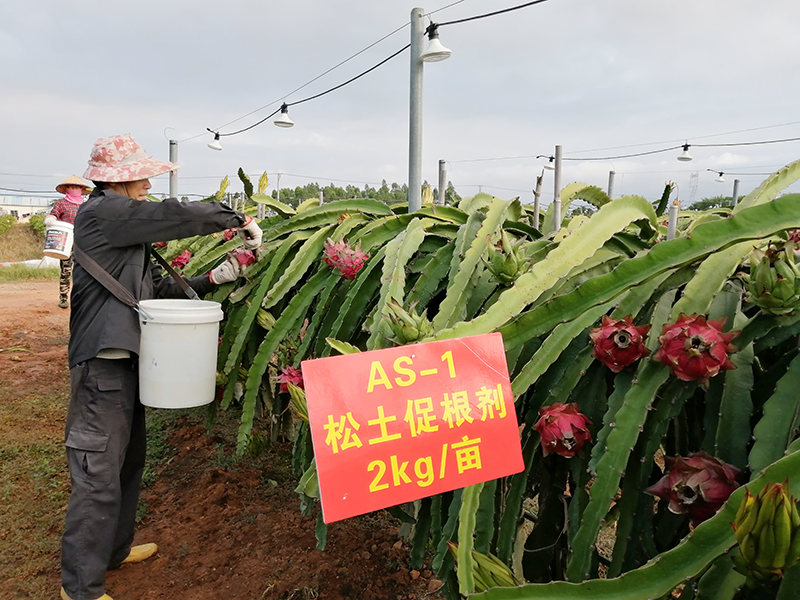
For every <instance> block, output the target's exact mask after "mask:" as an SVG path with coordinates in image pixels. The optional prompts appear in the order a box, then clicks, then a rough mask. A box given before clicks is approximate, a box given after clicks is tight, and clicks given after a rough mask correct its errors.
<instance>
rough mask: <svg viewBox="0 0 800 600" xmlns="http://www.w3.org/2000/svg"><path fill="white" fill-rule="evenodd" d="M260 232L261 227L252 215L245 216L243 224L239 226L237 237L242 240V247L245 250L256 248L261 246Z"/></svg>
mask: <svg viewBox="0 0 800 600" xmlns="http://www.w3.org/2000/svg"><path fill="white" fill-rule="evenodd" d="M262 233H263V232H262V231H261V227H259V226H258V223H256V221H255V219H254V218H253V217H247V221H245V223H244V225H242V226H241V227H239V237H240V238H242V240H244V247H245V248H246V249H247V250H256V249H258V248H260V247H261V235H262Z"/></svg>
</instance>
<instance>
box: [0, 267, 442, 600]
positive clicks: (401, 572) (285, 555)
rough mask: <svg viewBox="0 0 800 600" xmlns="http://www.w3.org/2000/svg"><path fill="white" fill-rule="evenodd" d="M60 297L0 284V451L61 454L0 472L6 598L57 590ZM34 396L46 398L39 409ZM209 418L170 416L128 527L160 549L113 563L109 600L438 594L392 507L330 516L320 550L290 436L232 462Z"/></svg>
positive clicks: (64, 382) (64, 314)
mask: <svg viewBox="0 0 800 600" xmlns="http://www.w3.org/2000/svg"><path fill="white" fill-rule="evenodd" d="M57 301H58V282H57V281H44V282H42V281H35V282H21V283H6V284H0V382H2V383H0V411H2V414H1V415H0V416H2V421H3V427H2V428H0V449H3V448H5V450H6V451H7V452H11V451H12V449H13V452H14V453H16V454H14V456H15V457H16V458H15V460H16V461H17V462H16V463H15V464H18V465H22V464H23V462H21V461H24V459H25V456H26V453H27V454H28V455H32V453H34V452H36V453H41V452H42V446H43V445H44V446H46V447H47V448H49V450H50V451H51V452H52V453H53V456H55V457H60V458H57V459H50V460H49V463H48V464H49V465H50V463H55V464H54V465H50V466H49V468H50V471H48V473H51V475H50V476H49V477H50V480H51V481H50V484H49V486H46V487H45V488H42V486H41V482H40V481H38V479H37V477H34V476H33V474H31V476H30V477H28V474H27V471H26V470H22V471H21V473H20V474H14V475H10V476H9V481H6V479H4V478H0V486H2V487H0V495H4V498H3V501H4V502H6V503H10V504H16V505H17V506H16V507H14V506H6V507H5V508H4V510H0V597H3V598H31V599H36V600H39V599H41V600H45V599H50V598H55V597H56V595H57V590H58V587H59V581H60V576H59V553H58V540H59V537H60V533H61V525H62V524H63V517H64V510H65V506H64V498H65V497H66V493H67V491H68V487H69V480H68V474H67V471H66V467H65V465H64V460H63V451H60V450H59V448H60V447H61V446H62V441H63V435H62V430H63V423H64V416H65V414H66V403H67V397H68V384H69V373H68V370H67V365H66V345H67V341H68V319H69V311H68V310H63V309H59V308H58V307H57ZM42 399H47V402H46V403H45V404H44V405H43V406H40V403H41V402H42ZM151 416H152V415H151ZM203 416H204V413H203V411H200V412H197V411H196V410H195V411H194V412H191V411H184V413H181V414H180V415H178V416H172V417H170V418H169V419H166V420H165V423H166V425H165V426H164V436H165V439H166V442H165V443H166V449H165V452H164V457H166V458H163V457H162V459H163V462H161V463H159V464H158V465H153V467H154V468H155V469H156V470H157V471H158V477H157V478H156V479H155V482H154V483H153V484H152V485H150V486H149V487H147V488H145V489H144V490H143V491H142V506H141V509H142V510H141V511H140V512H141V513H142V523H141V524H140V526H139V528H138V530H137V534H136V543H144V542H156V543H157V544H158V545H159V552H158V554H157V555H156V556H155V557H153V558H151V559H149V560H147V561H146V562H144V563H139V564H134V565H124V566H123V567H121V568H119V569H117V570H115V571H111V572H109V574H108V578H107V591H108V593H109V594H110V595H111V596H112V597H114V598H116V599H117V600H126V599H134V598H136V599H148V600H173V599H182V600H183V599H191V600H212V599H213V600H219V599H221V598H242V599H248V600H273V599H274V600H279V599H281V600H288V599H289V598H296V599H301V598H302V599H310V598H324V599H332V600H337V599H350V598H352V599H359V600H361V599H363V600H369V599H375V600H383V599H386V600H389V599H401V598H402V599H408V600H416V599H419V598H440V597H441V596H440V595H439V594H438V589H439V587H440V586H441V583H440V582H439V581H438V580H436V579H435V578H434V577H433V575H432V574H431V572H430V571H428V570H426V569H422V570H420V571H413V570H410V569H409V567H408V547H407V546H406V545H405V544H404V543H403V542H402V541H400V540H399V539H398V521H396V520H395V519H394V518H392V517H390V516H389V515H388V514H387V513H384V512H378V513H374V514H371V515H366V516H363V517H357V518H353V519H348V520H346V521H342V522H338V523H333V524H331V525H330V526H329V530H328V537H327V547H326V549H325V550H324V551H322V550H317V549H316V539H315V536H314V525H315V519H314V518H313V517H307V516H303V515H302V514H301V513H300V511H299V503H298V498H297V496H296V494H294V492H293V491H292V490H293V488H294V486H295V485H296V478H295V476H294V475H293V474H292V472H291V467H290V447H289V444H288V443H284V444H277V445H275V446H273V447H271V448H269V449H267V450H266V451H265V452H264V453H263V454H262V455H260V456H258V457H255V458H248V459H245V460H238V459H236V458H235V457H234V456H233V452H232V447H233V444H232V441H233V440H232V435H231V433H232V431H233V430H234V428H235V422H233V421H232V420H231V419H230V418H228V419H227V420H228V421H230V422H229V424H228V426H227V427H226V425H225V424H224V423H222V424H221V426H220V427H218V428H216V429H215V430H214V432H213V433H212V435H208V434H207V432H206V429H205V427H204V426H203V425H202V418H203ZM222 420H223V421H224V420H225V419H222ZM37 456H38V454H37ZM31 464H33V465H34V467H35V465H36V464H38V463H33V462H32V463H31ZM35 468H39V467H35ZM43 489H44V491H43ZM48 490H49V491H48ZM45 492H46V493H45ZM37 502H41V504H40V506H45V507H46V506H47V502H58V503H59V505H58V506H57V507H55V508H54V509H53V510H47V511H46V512H45V514H40V513H36V512H35V511H33V510H32V509H31V507H30V506H25V505H26V504H28V505H31V506H33V505H36V503H37ZM12 520H13V521H14V522H10V521H12ZM28 520H29V521H30V522H27V521H28ZM3 521H6V522H3ZM31 538H35V539H33V540H31ZM43 538H44V539H43ZM26 539H28V540H31V541H32V542H33V543H29V544H26V543H25V540H26Z"/></svg>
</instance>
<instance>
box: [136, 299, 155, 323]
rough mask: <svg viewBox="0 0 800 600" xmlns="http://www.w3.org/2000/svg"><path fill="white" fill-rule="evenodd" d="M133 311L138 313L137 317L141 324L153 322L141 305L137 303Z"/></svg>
mask: <svg viewBox="0 0 800 600" xmlns="http://www.w3.org/2000/svg"><path fill="white" fill-rule="evenodd" d="M133 310H135V311H136V312H137V313H139V316H140V317H141V318H142V321H143V322H147V321H152V320H153V317H151V316H150V315H149V314H148V313H147V311H146V310H145V309H143V308H142V305H141V304H138V303H137V304H136V306H134V307H133Z"/></svg>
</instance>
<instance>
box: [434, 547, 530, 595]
mask: <svg viewBox="0 0 800 600" xmlns="http://www.w3.org/2000/svg"><path fill="white" fill-rule="evenodd" d="M447 546H448V549H449V550H450V554H451V555H452V557H453V558H454V559H455V560H456V562H457V561H458V544H456V543H455V542H447ZM471 554H472V581H473V583H474V584H475V591H476V592H484V591H486V590H488V589H491V588H495V587H519V586H520V585H522V582H521V581H519V580H518V579H517V578H516V577H515V576H514V573H513V571H512V570H511V569H510V568H509V567H508V565H507V564H505V563H504V562H503V561H501V560H500V559H499V558H497V557H496V556H495V555H494V554H492V553H491V552H489V553H488V554H483V553H481V552H478V551H477V550H474V549H473V550H472V553H471Z"/></svg>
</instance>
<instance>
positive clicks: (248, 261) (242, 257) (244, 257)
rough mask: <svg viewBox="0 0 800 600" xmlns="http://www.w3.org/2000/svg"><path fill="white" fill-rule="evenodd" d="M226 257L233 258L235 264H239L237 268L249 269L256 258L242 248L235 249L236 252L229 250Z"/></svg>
mask: <svg viewBox="0 0 800 600" xmlns="http://www.w3.org/2000/svg"><path fill="white" fill-rule="evenodd" d="M228 256H230V257H231V258H235V259H236V262H238V263H239V266H240V267H242V268H244V267H249V266H250V265H252V264H253V263H254V262H256V256H255V254H253V253H252V252H251V251H250V250H245V249H244V248H236V250H231V251H230V252H228Z"/></svg>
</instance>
